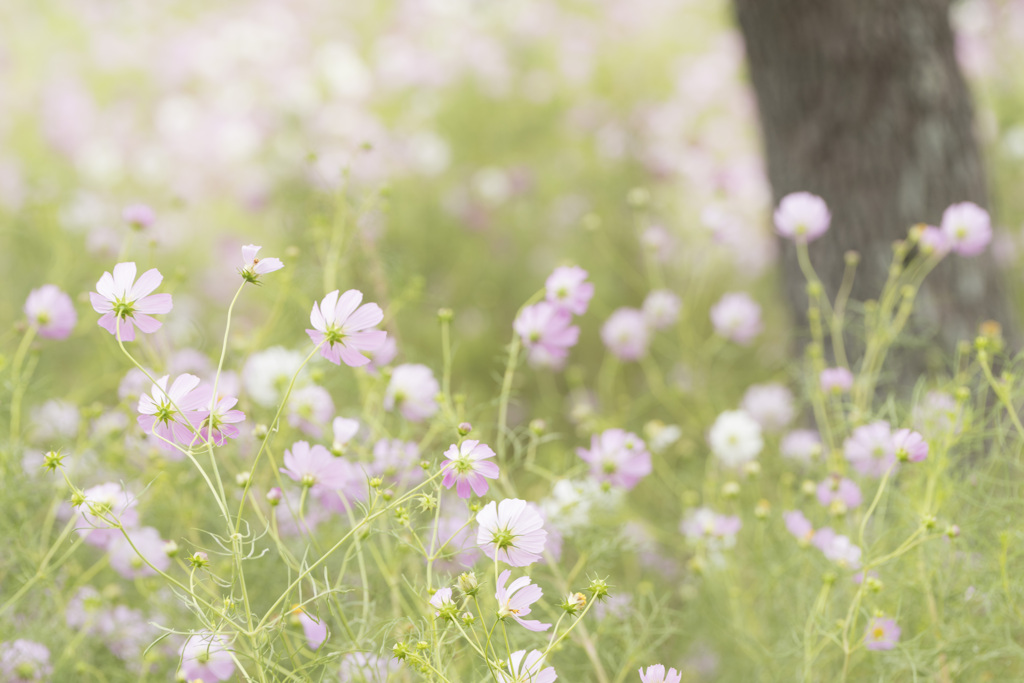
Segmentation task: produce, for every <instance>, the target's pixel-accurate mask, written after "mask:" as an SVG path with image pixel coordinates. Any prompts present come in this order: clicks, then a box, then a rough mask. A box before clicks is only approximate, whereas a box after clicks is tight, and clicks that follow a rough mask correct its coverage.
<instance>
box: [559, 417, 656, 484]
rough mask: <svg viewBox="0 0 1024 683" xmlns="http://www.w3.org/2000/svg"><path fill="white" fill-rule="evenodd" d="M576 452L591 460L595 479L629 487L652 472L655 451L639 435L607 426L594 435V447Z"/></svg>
mask: <svg viewBox="0 0 1024 683" xmlns="http://www.w3.org/2000/svg"><path fill="white" fill-rule="evenodd" d="M576 454H577V455H578V456H580V458H582V459H583V460H584V461H585V462H587V463H590V472H591V474H592V475H593V476H594V478H595V479H597V480H598V481H602V482H608V483H609V484H611V485H612V486H619V487H622V488H624V489H626V490H629V489H631V488H633V487H634V486H636V485H637V484H638V483H639V482H640V480H641V479H643V478H644V477H646V476H647V475H648V474H650V473H651V469H652V466H651V454H650V453H648V452H647V446H646V444H644V441H643V439H641V438H640V437H639V436H637V435H636V434H633V433H632V432H627V431H625V430H623V429H606V430H605V431H603V432H601V434H599V435H598V434H595V435H593V436H591V437H590V450H587V449H584V448H577V449H576Z"/></svg>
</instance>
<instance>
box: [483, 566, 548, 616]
mask: <svg viewBox="0 0 1024 683" xmlns="http://www.w3.org/2000/svg"><path fill="white" fill-rule="evenodd" d="M511 576H512V570H511V569H506V570H505V571H503V572H502V573H501V575H500V576H499V577H498V588H497V591H496V592H495V593H494V597H495V598H496V599H497V600H498V617H500V618H505V617H512V618H513V619H515V620H516V622H517V623H518V624H519V625H520V626H522V627H523V628H525V629H527V630H528V631H534V632H539V631H547V630H548V629H549V628H551V624H542V623H541V622H540V621H538V620H536V619H523V617H525V616H526V615H528V614H529V613H530V605H532V604H533V603H535V602H537V601H538V600H540V599H541V596H542V595H543V591H542V590H541V589H540V586H538V585H536V584H534V583H531V582H530V577H528V576H520V577H519V578H518V579H516V580H515V581H513V582H512V584H511V585H510V586H508V587H507V588H506V587H505V585H506V584H507V583H508V580H509V577H511Z"/></svg>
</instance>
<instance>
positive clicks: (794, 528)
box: [782, 510, 814, 546]
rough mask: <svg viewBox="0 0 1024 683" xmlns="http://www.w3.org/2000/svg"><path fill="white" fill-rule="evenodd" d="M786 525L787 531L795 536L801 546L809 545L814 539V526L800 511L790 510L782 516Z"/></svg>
mask: <svg viewBox="0 0 1024 683" xmlns="http://www.w3.org/2000/svg"><path fill="white" fill-rule="evenodd" d="M782 519H783V521H784V522H785V523H786V531H788V532H789V533H791V534H793V535H794V536H795V537H796V540H797V541H799V542H800V545H804V546H805V545H807V544H809V543H810V542H811V539H812V538H813V537H814V525H813V524H811V521H810V520H809V519H807V517H805V516H804V513H802V512H800V511H799V510H790V511H789V512H785V513H783V514H782Z"/></svg>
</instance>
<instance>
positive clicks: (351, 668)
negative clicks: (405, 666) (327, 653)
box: [341, 652, 402, 683]
mask: <svg viewBox="0 0 1024 683" xmlns="http://www.w3.org/2000/svg"><path fill="white" fill-rule="evenodd" d="M401 669H402V663H401V662H400V661H398V660H397V659H394V658H385V657H379V656H377V655H373V654H367V653H366V652H350V653H348V654H347V655H345V656H343V657H342V658H341V680H342V681H353V683H355V682H356V681H358V682H359V683H363V682H364V681H365V683H387V682H388V681H391V680H394V679H393V678H392V674H397V673H398V672H399V671H401Z"/></svg>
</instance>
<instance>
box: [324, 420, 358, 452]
mask: <svg viewBox="0 0 1024 683" xmlns="http://www.w3.org/2000/svg"><path fill="white" fill-rule="evenodd" d="M359 427H360V425H359V420H352V419H349V418H347V417H336V418H334V421H333V422H331V432H332V434H333V436H334V440H333V441H331V452H332V453H334V454H335V455H342V454H343V453H344V452H345V449H346V447H347V446H348V443H349V441H351V440H352V439H354V438H355V436H356V434H357V433H358V432H359Z"/></svg>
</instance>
